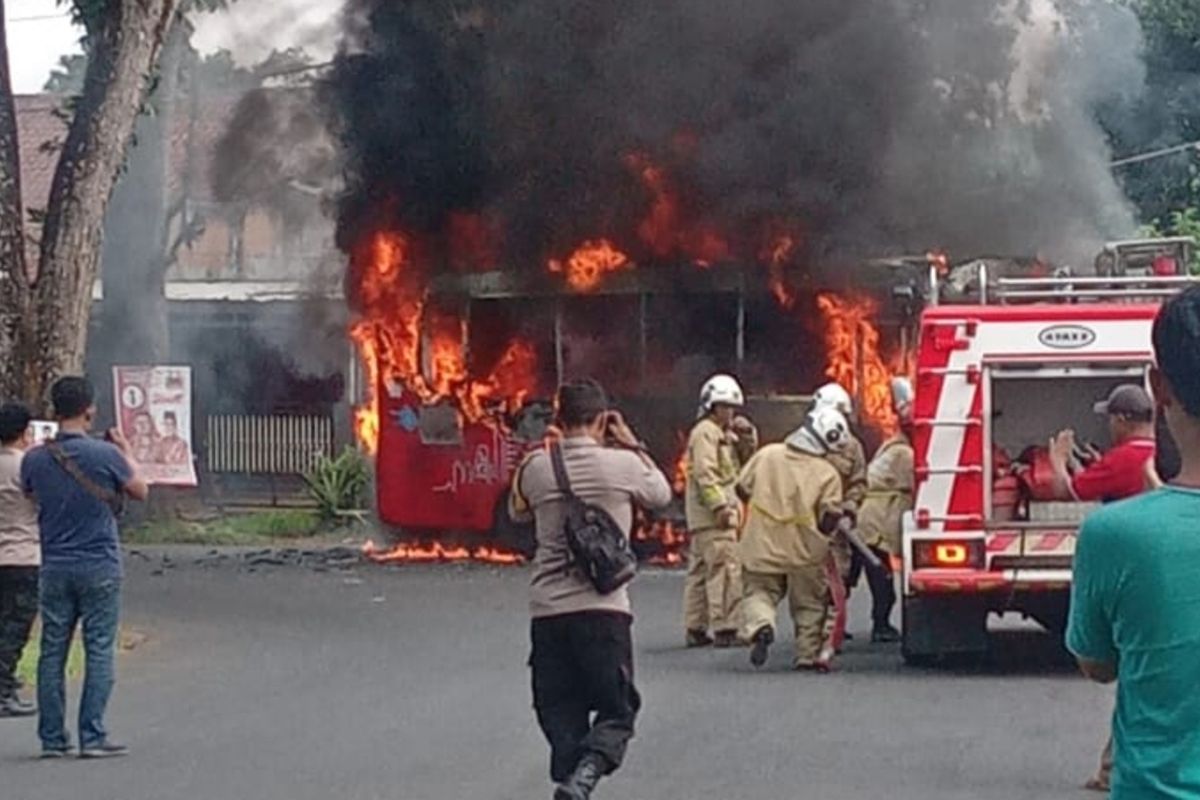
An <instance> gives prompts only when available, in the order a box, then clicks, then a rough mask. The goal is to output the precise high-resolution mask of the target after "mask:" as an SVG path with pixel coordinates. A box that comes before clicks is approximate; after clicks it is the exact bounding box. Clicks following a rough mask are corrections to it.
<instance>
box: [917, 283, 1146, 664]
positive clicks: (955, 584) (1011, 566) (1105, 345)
mask: <svg viewBox="0 0 1200 800" xmlns="http://www.w3.org/2000/svg"><path fill="white" fill-rule="evenodd" d="M1157 310H1158V307H1157V306H1155V305H1146V304H1136V305H1135V304H1081V305H1049V304H1046V305H1027V306H941V307H934V308H931V309H928V310H926V312H925V313H924V314H923V317H922V323H921V339H920V345H919V350H918V360H917V376H916V400H915V404H914V409H915V411H914V417H915V434H914V442H913V444H914V450H915V453H916V460H915V466H916V473H917V474H916V479H917V491H916V496H915V501H914V511H913V513H912V514H910V515H908V516H907V517H906V519H905V531H904V547H903V551H904V552H903V556H904V570H903V592H904V597H905V628H906V637H907V638H906V642H905V652H906V655H907V654H909V653H910V652H911V653H915V654H920V653H922V652H925V653H929V652H934V651H939V652H940V651H943V650H945V651H954V650H955V649H961V647H962V646H963V643H964V642H965V643H968V644H971V646H974V644H977V643H978V641H979V631H977V630H970V631H960V633H961V636H955V635H951V633H952V632H953V629H954V627H955V625H958V626H960V627H962V626H966V627H972V628H974V627H978V626H982V625H983V619H982V618H981V617H980V614H979V611H980V609H981V608H982V609H984V611H985V612H986V610H1003V609H1005V608H1013V609H1015V610H1024V611H1027V612H1028V613H1031V614H1033V615H1034V616H1036V617H1037V618H1038V619H1039V620H1046V619H1053V620H1055V622H1057V621H1058V620H1059V618H1060V617H1061V614H1062V609H1065V605H1064V604H1065V595H1066V592H1067V590H1068V589H1069V586H1070V557H1071V555H1072V554H1073V553H1074V544H1075V535H1076V531H1077V529H1076V525H1075V524H1064V525H1063V526H1061V529H1047V528H1045V527H1044V528H1040V529H1036V530H1032V529H1028V527H1022V526H1020V525H1017V524H1014V526H1013V527H1012V528H1010V529H1008V530H1005V529H1004V526H1003V525H1002V524H1001V523H999V522H997V521H993V520H988V519H987V516H988V513H987V512H988V511H990V509H986V508H985V504H986V502H987V498H988V497H990V492H989V491H988V489H987V487H988V485H989V483H990V481H991V480H992V475H991V474H989V472H990V466H991V458H990V453H991V447H992V444H993V442H992V428H991V416H992V413H993V410H994V408H993V406H992V403H991V400H992V398H991V392H992V386H993V384H992V382H991V377H990V373H989V370H991V369H993V368H998V367H1006V366H1013V365H1016V366H1022V367H1025V368H1027V369H1030V370H1034V371H1036V370H1037V369H1038V368H1039V367H1042V368H1049V367H1051V366H1052V367H1053V368H1056V369H1058V368H1061V367H1062V366H1064V365H1065V366H1072V365H1073V366H1075V367H1078V368H1087V367H1089V366H1090V365H1104V364H1114V365H1136V364H1146V363H1149V361H1150V359H1151V354H1152V346H1151V341H1150V330H1151V325H1152V322H1153V319H1154V316H1155V314H1156V313H1157ZM1081 394H1086V395H1087V396H1080V397H1078V398H1077V400H1078V408H1077V409H1074V413H1076V414H1078V415H1079V416H1081V417H1083V416H1085V415H1090V414H1091V413H1092V412H1091V404H1092V402H1093V400H1095V399H1096V398H1095V397H1092V396H1091V394H1090V393H1089V392H1081ZM1072 399H1073V398H1069V397H1068V398H1065V399H1064V400H1063V401H1062V402H1060V403H1058V404H1057V405H1058V406H1062V407H1068V408H1069V407H1070V406H1071V400H1072ZM1029 402H1030V403H1032V405H1026V406H1025V407H1023V409H1022V411H1023V412H1024V413H1035V414H1036V413H1041V412H1040V410H1039V409H1038V406H1037V403H1036V401H1032V400H1030V401H1029ZM1014 405H1015V404H1014ZM1040 422H1041V423H1042V424H1050V425H1054V424H1057V423H1058V421H1057V420H1049V421H1046V420H1041V421H1040ZM1070 426H1071V420H1070V419H1064V420H1061V427H1070ZM1026 444H1043V442H1041V441H1031V442H1027V443H1026ZM985 453H987V454H989V457H988V458H985ZM1048 527H1049V528H1053V527H1054V526H1048ZM937 542H944V543H953V544H954V545H962V546H963V547H964V548H965V549H964V550H962V551H958V552H979V549H977V548H981V549H982V553H983V558H982V565H981V566H980V567H975V568H948V567H938V566H930V565H928V564H922V565H919V566H918V565H916V564H915V563H914V552H915V551H914V547H915V546H920V547H921V548H922V550H923V552H924V550H925V548H927V547H929V546H930V545H929V544H928V543H934V544H936V543H937ZM923 543H924V544H923ZM975 563H978V561H976V562H975ZM1031 564H1034V565H1036V567H1033V568H1031V566H1030V565H1031ZM1055 593H1057V594H1055ZM956 598H957V599H956ZM1023 606H1024V607H1023ZM910 627H911V628H912V630H911V632H910V631H909V628H910ZM910 633H911V635H910Z"/></svg>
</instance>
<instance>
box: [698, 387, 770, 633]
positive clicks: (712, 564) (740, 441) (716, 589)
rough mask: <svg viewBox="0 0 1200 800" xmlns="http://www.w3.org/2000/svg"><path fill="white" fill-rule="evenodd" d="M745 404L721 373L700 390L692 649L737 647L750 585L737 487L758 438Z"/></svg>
mask: <svg viewBox="0 0 1200 800" xmlns="http://www.w3.org/2000/svg"><path fill="white" fill-rule="evenodd" d="M744 404H745V397H744V395H743V394H742V387H741V386H739V385H738V382H737V381H736V380H734V379H733V378H732V377H730V376H728V375H714V376H713V377H711V378H709V379H708V381H706V382H705V384H704V386H703V387H702V388H701V390H700V408H699V411H698V414H699V420H698V421H697V422H696V425H695V427H693V428H692V433H691V436H689V437H688V445H687V488H686V491H685V495H686V497H685V503H686V512H687V528H688V534H689V537H690V542H689V546H688V572H687V578H686V579H685V580H684V584H683V614H684V629H685V631H686V642H687V646H688V647H703V646H706V645H709V644H715V645H716V646H717V647H733V646H734V645H736V644H737V642H738V639H737V633H738V624H739V620H738V618H737V610H738V605H739V604H740V602H741V597H742V579H741V567H740V566H739V565H738V559H737V529H738V522H739V519H738V517H739V512H740V503H739V502H738V498H737V494H736V493H735V491H734V485H735V484H736V483H737V477H738V471H739V469H740V467H741V463H742V461H743V460H745V459H747V458H749V455H750V454H752V453H753V452H754V448H755V447H756V445H757V440H758V434H757V431H756V430H755V429H754V426H753V425H752V424H751V423H750V422H749V420H747V419H746V418H745V417H740V416H738V415H737V411H738V409H739V408H741V407H742V406H743V405H744ZM710 630H711V631H712V635H711V636H710V635H709V631H710Z"/></svg>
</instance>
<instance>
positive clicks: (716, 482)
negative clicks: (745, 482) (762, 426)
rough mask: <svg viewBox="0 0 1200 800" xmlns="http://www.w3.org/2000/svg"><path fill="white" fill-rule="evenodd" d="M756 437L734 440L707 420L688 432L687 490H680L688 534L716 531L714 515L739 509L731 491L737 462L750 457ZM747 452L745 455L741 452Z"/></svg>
mask: <svg viewBox="0 0 1200 800" xmlns="http://www.w3.org/2000/svg"><path fill="white" fill-rule="evenodd" d="M756 438H757V434H755V435H749V434H744V435H742V436H740V437H739V436H737V435H735V434H733V433H732V432H731V431H725V430H723V429H722V428H721V426H720V425H718V424H717V423H716V422H714V421H713V420H712V419H711V418H709V417H704V418H703V419H701V420H700V421H699V422H697V423H696V425H695V427H693V428H692V433H691V435H690V436H689V437H688V444H687V486H686V488H685V490H684V510H685V513H686V514H687V527H688V530H689V531H691V532H693V533H696V532H698V531H704V530H711V529H713V528H717V527H718V525H717V512H718V511H720V510H721V509H723V508H740V507H741V504H740V501H739V500H738V497H737V494H736V493H735V491H734V485H735V484H736V483H737V477H738V470H739V469H740V468H741V458H742V457H743V456H744V457H747V458H748V457H749V455H750V453H753V441H750V442H748V441H747V440H753V439H756ZM747 449H749V451H750V452H749V453H746V452H745V451H746V450H747Z"/></svg>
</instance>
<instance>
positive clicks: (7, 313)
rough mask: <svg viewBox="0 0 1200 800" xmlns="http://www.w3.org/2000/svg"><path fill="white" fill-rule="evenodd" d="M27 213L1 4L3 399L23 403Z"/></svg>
mask: <svg viewBox="0 0 1200 800" xmlns="http://www.w3.org/2000/svg"><path fill="white" fill-rule="evenodd" d="M24 217H25V210H24V208H23V206H22V203H21V159H20V151H19V148H18V145H17V113H16V108H15V106H14V105H13V96H12V76H11V74H10V73H9V69H8V36H7V31H6V30H5V26H4V2H3V0H0V397H3V398H11V397H20V396H22V394H23V392H22V391H21V389H22V383H23V381H22V375H21V363H22V359H21V358H19V357H18V353H17V347H18V344H19V342H20V340H21V338H22V337H21V328H22V326H23V325H25V324H27V323H28V317H27V313H26V312H27V310H28V306H29V273H28V272H27V271H26V267H25V224H24Z"/></svg>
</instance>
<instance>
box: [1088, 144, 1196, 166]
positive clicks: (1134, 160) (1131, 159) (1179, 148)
mask: <svg viewBox="0 0 1200 800" xmlns="http://www.w3.org/2000/svg"><path fill="white" fill-rule="evenodd" d="M1188 150H1195V151H1196V152H1200V141H1196V142H1188V143H1187V144H1177V145H1175V146H1174V147H1164V148H1162V149H1161V150H1152V151H1150V152H1149V153H1139V154H1138V155H1136V156H1128V157H1127V158H1119V159H1117V160H1116V161H1111V162H1109V166H1110V167H1112V168H1113V169H1116V168H1117V167H1124V166H1128V165H1129V164H1141V163H1143V162H1145V161H1153V160H1154V159H1156V158H1162V157H1163V156H1169V155H1173V154H1175V153H1185V152H1187V151H1188Z"/></svg>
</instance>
